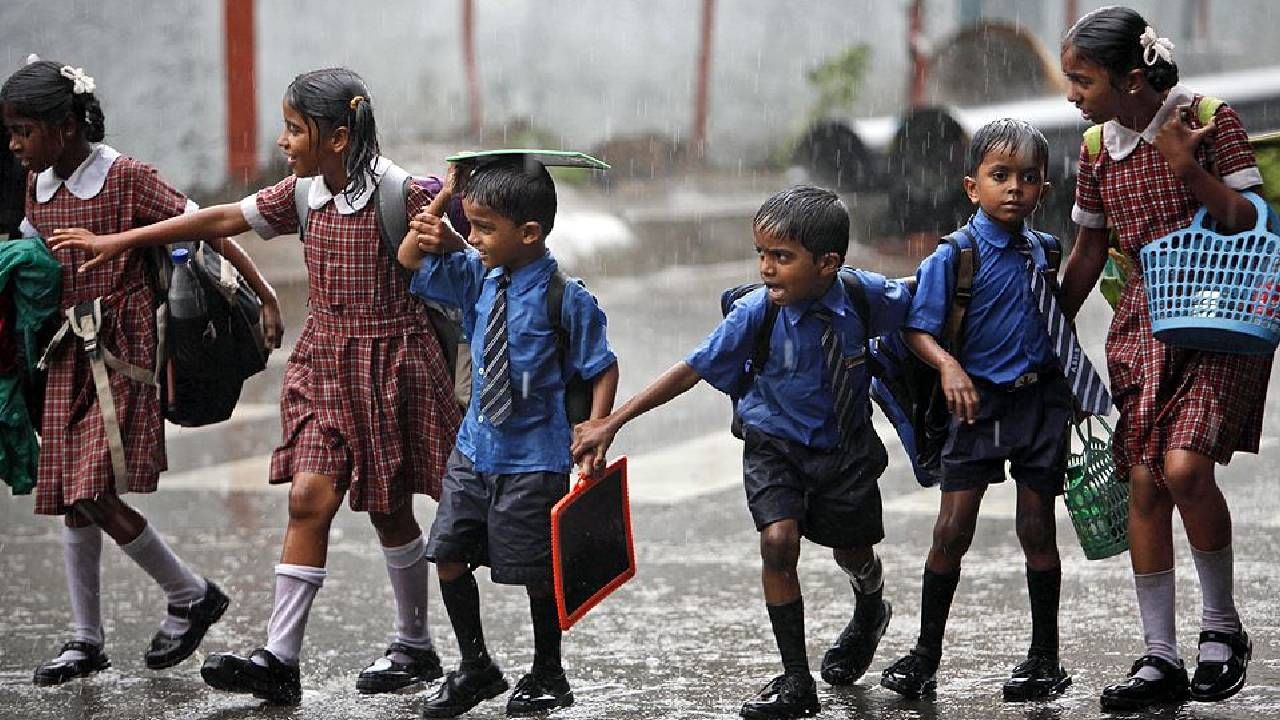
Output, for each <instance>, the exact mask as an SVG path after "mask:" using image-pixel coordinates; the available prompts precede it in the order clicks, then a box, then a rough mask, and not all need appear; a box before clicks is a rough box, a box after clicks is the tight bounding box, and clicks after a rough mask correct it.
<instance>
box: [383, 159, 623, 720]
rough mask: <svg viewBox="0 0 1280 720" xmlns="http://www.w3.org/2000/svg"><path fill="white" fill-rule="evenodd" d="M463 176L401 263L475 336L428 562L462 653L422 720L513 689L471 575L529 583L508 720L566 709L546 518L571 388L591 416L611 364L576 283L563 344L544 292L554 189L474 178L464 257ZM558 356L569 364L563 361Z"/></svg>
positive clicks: (608, 385)
mask: <svg viewBox="0 0 1280 720" xmlns="http://www.w3.org/2000/svg"><path fill="white" fill-rule="evenodd" d="M459 175H460V170H459V168H458V167H457V166H452V167H451V168H450V171H449V177H448V180H447V182H446V184H445V187H444V188H443V189H442V190H441V192H440V194H439V195H438V196H437V197H436V198H435V200H434V201H433V203H432V205H430V206H429V207H428V208H427V210H425V211H424V212H423V213H422V214H420V215H419V216H418V217H416V218H415V219H414V221H413V222H412V223H411V224H410V228H411V229H410V232H409V234H408V235H407V236H406V237H405V240H404V242H403V244H402V245H401V247H400V252H399V258H400V261H401V263H402V264H404V265H406V266H407V267H410V269H416V270H417V274H416V275H415V276H414V279H413V283H412V285H411V290H412V291H413V292H414V293H415V294H417V295H419V296H421V297H423V298H426V299H428V300H433V301H436V302H439V303H443V304H447V305H450V306H453V307H456V308H460V309H461V311H462V315H463V323H462V326H463V332H464V333H465V335H466V336H467V337H469V338H471V339H472V343H471V362H472V368H473V377H472V392H471V403H470V406H469V407H468V408H467V414H466V417H465V418H464V420H463V422H462V427H461V428H460V430H459V431H458V441H457V446H456V448H455V449H454V452H453V455H452V456H451V457H450V459H449V464H448V468H447V470H446V473H445V478H444V481H443V487H442V490H441V496H440V504H439V509H438V510H437V512H436V517H435V521H434V522H433V523H432V526H431V534H430V539H429V540H428V543H427V552H426V555H427V557H428V558H430V559H431V560H433V561H434V562H435V563H436V565H437V570H438V574H439V577H440V595H441V597H442V598H443V599H444V604H445V609H446V610H447V611H448V613H449V621H450V623H451V624H452V625H453V630H454V633H455V634H456V635H457V638H458V646H459V649H460V650H461V653H462V662H461V665H460V666H459V668H458V669H457V670H455V671H453V672H451V673H449V675H448V677H447V678H446V679H445V682H444V684H442V685H441V686H440V689H439V690H438V691H437V692H436V693H435V695H434V696H432V697H431V698H429V699H428V700H427V701H426V703H425V704H424V706H423V709H422V713H423V715H424V716H425V717H429V718H435V717H454V716H456V715H460V714H462V713H464V712H466V711H468V710H470V709H471V708H473V707H475V706H476V705H477V704H479V703H480V702H482V701H484V700H487V699H489V698H492V697H495V696H497V695H499V694H500V693H502V692H503V691H505V690H506V689H507V681H506V679H505V678H503V675H502V671H501V670H500V669H499V668H498V666H497V665H496V664H494V662H493V660H492V659H491V658H490V657H489V653H488V650H487V649H486V648H485V643H484V634H483V631H482V628H481V623H480V599H479V595H478V592H477V588H476V581H475V577H474V575H473V574H472V572H471V567H472V566H474V565H481V564H483V565H488V566H489V568H490V577H491V578H492V579H493V581H494V582H497V583H505V584H513V585H524V586H525V587H526V590H527V592H528V595H529V609H530V615H531V617H532V620H533V638H534V659H533V667H532V668H531V669H530V672H529V673H528V674H526V675H525V676H524V677H522V678H521V679H520V681H519V682H518V683H517V684H516V689H515V691H514V692H513V693H512V694H511V697H510V698H509V699H508V702H507V714H508V715H527V714H530V713H536V712H542V711H546V710H551V709H554V708H557V707H564V706H567V705H569V704H571V703H572V702H573V692H572V691H571V690H570V688H569V683H568V680H567V679H566V678H565V674H564V669H563V667H562V665H561V662H560V625H559V618H558V616H557V612H556V604H555V597H554V595H553V593H552V585H551V580H552V577H551V508H552V507H553V506H554V505H555V503H556V502H557V501H558V500H560V498H562V497H563V496H564V495H565V494H566V493H567V492H568V491H569V475H568V474H569V470H570V468H571V464H570V456H569V442H570V427H569V421H568V418H567V415H566V411H565V401H564V396H565V382H566V378H568V377H571V376H572V375H574V374H576V375H578V376H580V377H582V378H584V379H586V380H588V381H590V382H591V384H592V415H591V416H592V417H601V416H603V415H605V414H607V413H608V412H609V409H610V408H611V407H612V405H613V396H614V392H615V391H616V389H617V383H618V365H617V359H616V357H615V356H614V354H613V351H612V350H611V349H610V347H609V343H608V340H607V339H606V337H605V316H604V313H603V312H602V311H601V310H600V308H599V306H598V305H597V304H596V301H595V298H594V297H592V296H591V294H590V293H588V292H587V291H586V290H585V289H584V288H583V287H582V286H581V285H579V284H578V283H575V282H568V283H565V286H564V299H563V303H562V306H561V318H560V326H561V327H562V328H563V329H564V330H565V331H566V332H567V335H568V343H567V347H565V348H564V349H563V350H561V349H559V348H558V347H557V339H556V337H557V328H556V327H555V326H553V324H552V322H551V319H550V317H549V316H548V306H547V287H548V283H549V282H550V281H551V278H552V275H553V274H554V273H556V272H557V271H558V270H557V266H556V261H555V259H554V258H553V257H551V253H550V252H548V251H547V247H546V236H547V234H548V233H549V232H551V228H552V226H553V224H554V221H555V212H556V191H555V184H554V183H553V182H552V179H551V175H550V174H549V173H547V169H546V168H545V167H543V166H542V165H541V164H539V163H537V162H534V161H532V160H530V161H528V162H526V161H525V160H524V159H522V158H517V159H515V160H505V161H497V162H493V163H491V164H485V165H480V166H478V167H476V168H475V169H474V170H473V171H472V172H471V173H470V176H469V177H467V178H466V180H465V188H464V192H463V202H462V207H463V210H464V211H465V212H466V215H467V219H468V220H469V221H470V223H471V234H470V237H469V238H468V239H467V242H468V243H469V244H470V246H471V247H467V246H466V245H465V244H464V243H463V240H462V238H461V237H460V236H458V235H457V233H455V232H454V231H453V230H452V229H451V228H450V227H449V226H448V225H446V224H444V222H443V221H442V219H441V218H440V217H439V215H440V214H442V213H441V210H442V209H443V208H444V206H445V204H447V203H448V201H449V200H450V199H451V198H452V196H453V194H454V192H455V187H456V185H457V184H458V183H457V179H458V177H459ZM562 356H563V357H562Z"/></svg>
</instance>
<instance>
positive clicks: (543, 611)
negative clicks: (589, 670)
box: [529, 595, 564, 677]
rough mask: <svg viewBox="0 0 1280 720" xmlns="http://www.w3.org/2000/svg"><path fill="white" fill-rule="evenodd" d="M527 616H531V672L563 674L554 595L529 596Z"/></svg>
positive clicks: (558, 624) (558, 622)
mask: <svg viewBox="0 0 1280 720" xmlns="http://www.w3.org/2000/svg"><path fill="white" fill-rule="evenodd" d="M529 616H530V617H531V618H533V673H534V674H536V675H540V676H543V677H557V676H559V675H563V674H564V668H563V667H562V666H561V665H560V614H559V613H558V612H556V597H555V595H547V596H546V597H536V598H535V597H531V598H529Z"/></svg>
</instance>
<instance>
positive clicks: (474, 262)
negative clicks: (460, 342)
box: [409, 248, 485, 338]
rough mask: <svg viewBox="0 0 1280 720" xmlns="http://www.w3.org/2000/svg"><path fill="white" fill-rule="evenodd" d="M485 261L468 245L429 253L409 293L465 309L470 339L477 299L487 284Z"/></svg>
mask: <svg viewBox="0 0 1280 720" xmlns="http://www.w3.org/2000/svg"><path fill="white" fill-rule="evenodd" d="M484 272H485V270H484V264H483V263H481V262H480V253H478V252H476V251H475V250H474V249H472V248H466V249H464V250H461V251H459V252H455V253H449V254H448V255H434V254H431V255H427V256H426V257H424V258H422V266H421V267H419V268H418V271H417V272H415V273H414V274H413V280H412V281H411V282H410V283H409V292H411V293H413V294H414V295H417V296H418V297H420V298H422V299H423V300H429V301H431V302H437V303H440V304H441V305H447V306H448V307H454V308H458V309H459V310H461V311H462V316H463V322H462V329H463V332H464V333H465V334H466V336H467V337H468V338H470V337H472V334H471V329H472V327H473V326H474V324H475V319H476V301H477V300H479V299H480V288H481V286H482V285H483V284H484Z"/></svg>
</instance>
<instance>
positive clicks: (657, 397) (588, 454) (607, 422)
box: [569, 362, 702, 472]
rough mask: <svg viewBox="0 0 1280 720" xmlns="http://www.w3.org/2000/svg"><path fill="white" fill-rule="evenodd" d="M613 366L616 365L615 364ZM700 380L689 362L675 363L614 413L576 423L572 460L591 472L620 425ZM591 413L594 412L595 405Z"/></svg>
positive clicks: (601, 463) (667, 400) (595, 468)
mask: <svg viewBox="0 0 1280 720" xmlns="http://www.w3.org/2000/svg"><path fill="white" fill-rule="evenodd" d="M614 368H615V369H616V368H617V364H616V363H615V364H614ZM605 372H606V374H607V373H608V371H605ZM700 380H702V378H701V377H700V376H699V375H698V372H697V371H696V370H694V369H693V366H691V365H689V363H687V362H679V363H676V364H675V365H673V366H672V367H671V369H670V370H667V371H666V372H664V373H662V374H661V375H659V376H658V379H657V380H654V381H653V382H651V383H649V386H648V387H646V388H645V389H643V390H641V391H640V392H638V393H636V395H635V397H633V398H631V399H630V400H628V401H626V402H625V403H623V405H622V407H620V408H618V409H617V410H615V411H614V412H613V414H611V415H609V416H608V417H603V418H600V419H598V420H587V421H586V422H583V423H579V424H578V426H577V427H575V428H574V429H573V445H572V447H570V449H569V453H570V454H571V455H573V460H574V462H576V463H578V465H580V466H582V467H584V468H587V469H589V470H591V471H592V472H594V471H596V470H599V469H601V468H603V467H604V458H605V452H606V451H608V449H609V446H610V445H611V444H613V436H614V435H617V434H618V431H619V430H621V429H622V426H623V425H625V424H626V423H627V422H629V421H630V420H632V419H633V418H635V417H637V416H639V415H642V414H644V413H646V412H648V411H650V410H652V409H654V408H656V407H658V406H659V405H663V404H665V403H667V402H669V401H671V400H673V399H675V398H676V397H678V396H679V395H682V394H683V393H684V392H686V391H687V390H689V389H690V388H692V387H693V386H694V385H697V384H698V382H699V381H700ZM615 382H616V379H615ZM597 387H598V386H597ZM592 414H593V415H594V414H595V408H594V407H593V408H592Z"/></svg>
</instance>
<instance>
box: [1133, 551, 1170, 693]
mask: <svg viewBox="0 0 1280 720" xmlns="http://www.w3.org/2000/svg"><path fill="white" fill-rule="evenodd" d="M1133 584H1134V587H1135V588H1136V589H1137V591H1138V612H1139V613H1140V614H1141V615H1142V636H1143V640H1145V641H1146V644H1147V652H1146V654H1147V655H1155V656H1156V657H1159V658H1162V659H1164V660H1168V661H1169V662H1170V663H1173V664H1174V665H1177V664H1178V633H1177V625H1176V617H1175V615H1174V612H1173V608H1174V598H1175V597H1176V591H1177V586H1176V585H1175V583H1174V574H1173V569H1172V568H1170V569H1168V570H1164V571H1162V572H1155V573H1149V574H1146V575H1134V576H1133ZM1137 677H1140V678H1142V679H1144V680H1159V679H1160V678H1162V677H1164V673H1162V672H1160V671H1159V670H1157V669H1155V668H1153V667H1151V666H1149V665H1145V666H1143V667H1142V668H1140V669H1139V670H1138V672H1137Z"/></svg>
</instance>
